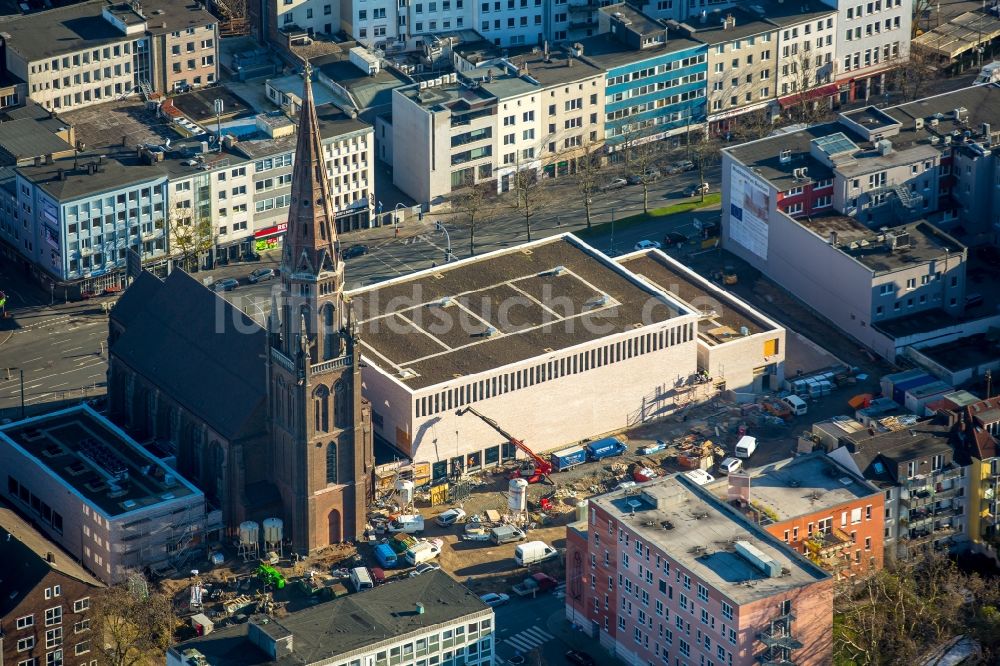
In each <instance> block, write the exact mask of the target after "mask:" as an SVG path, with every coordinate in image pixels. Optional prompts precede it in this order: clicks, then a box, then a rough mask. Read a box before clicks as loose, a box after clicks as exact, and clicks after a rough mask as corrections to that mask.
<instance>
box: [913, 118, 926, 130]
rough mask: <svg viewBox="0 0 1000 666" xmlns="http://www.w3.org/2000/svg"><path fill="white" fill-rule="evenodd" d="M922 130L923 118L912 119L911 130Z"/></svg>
mask: <svg viewBox="0 0 1000 666" xmlns="http://www.w3.org/2000/svg"><path fill="white" fill-rule="evenodd" d="M923 128H924V119H923V118H914V119H913V129H915V130H922V129H923Z"/></svg>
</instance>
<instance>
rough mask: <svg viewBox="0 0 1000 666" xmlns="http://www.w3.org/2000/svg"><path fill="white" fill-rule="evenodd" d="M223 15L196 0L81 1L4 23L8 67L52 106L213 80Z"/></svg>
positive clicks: (31, 92)
mask: <svg viewBox="0 0 1000 666" xmlns="http://www.w3.org/2000/svg"><path fill="white" fill-rule="evenodd" d="M216 23H217V22H216V19H215V18H214V17H213V16H212V15H211V14H209V13H208V12H207V11H206V10H205V9H203V8H202V7H201V6H200V5H197V4H189V5H183V6H182V5H178V4H177V3H172V2H169V1H167V0H161V1H160V2H155V1H154V2H151V3H145V4H144V5H140V4H139V3H138V2H131V3H125V2H123V3H114V2H109V1H105V2H86V3H82V4H76V5H72V6H69V7H62V8H58V9H53V10H49V11H45V12H39V13H36V14H30V15H27V16H22V17H19V18H16V19H13V20H11V21H9V22H7V23H5V24H4V26H3V29H2V32H0V38H2V39H3V44H4V47H5V48H4V54H5V56H4V57H5V60H4V68H5V71H7V72H9V73H10V74H12V75H14V76H16V77H18V78H20V79H21V80H23V81H24V82H25V83H26V87H27V91H28V95H29V96H30V97H31V99H33V100H35V101H37V102H38V103H39V104H41V105H42V106H44V107H45V108H46V109H48V110H67V109H75V108H80V107H83V106H89V105H92V104H99V103H101V102H107V101H112V100H114V99H117V98H121V97H125V96H128V95H131V94H138V93H140V92H141V93H142V94H144V95H149V94H152V93H153V92H169V91H171V90H175V89H177V88H178V87H181V86H182V85H183V86H188V85H206V84H209V83H213V82H215V81H216V80H217V78H218V62H217V61H218V57H217V53H218V39H217V35H216Z"/></svg>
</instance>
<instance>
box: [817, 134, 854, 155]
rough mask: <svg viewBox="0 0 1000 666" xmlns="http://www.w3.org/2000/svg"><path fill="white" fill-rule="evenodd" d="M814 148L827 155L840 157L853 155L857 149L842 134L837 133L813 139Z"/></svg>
mask: <svg viewBox="0 0 1000 666" xmlns="http://www.w3.org/2000/svg"><path fill="white" fill-rule="evenodd" d="M813 143H815V144H816V147H817V148H819V149H820V150H822V151H823V152H824V153H826V154H827V155H840V154H841V153H853V152H854V151H856V150H859V149H858V146H857V144H855V143H854V142H853V141H851V140H850V139H848V138H847V136H846V135H845V134H844V133H843V132H837V133H835V134H830V135H828V136H821V137H819V138H817V139H813Z"/></svg>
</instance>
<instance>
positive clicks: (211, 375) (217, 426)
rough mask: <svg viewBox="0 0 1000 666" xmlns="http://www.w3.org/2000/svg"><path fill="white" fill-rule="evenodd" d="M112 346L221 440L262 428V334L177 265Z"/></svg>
mask: <svg viewBox="0 0 1000 666" xmlns="http://www.w3.org/2000/svg"><path fill="white" fill-rule="evenodd" d="M129 316H131V319H132V321H131V324H130V325H129V326H128V328H127V329H126V331H125V333H124V334H122V336H121V338H119V339H118V341H117V342H116V343H115V345H114V347H112V349H111V353H112V354H114V355H115V357H116V358H118V359H119V360H121V361H122V362H124V363H125V364H126V365H128V366H129V367H131V368H132V369H133V370H135V371H136V372H137V373H139V374H140V375H142V376H143V377H145V378H146V379H147V380H148V381H150V382H151V383H153V384H155V385H157V386H158V387H159V388H160V389H161V390H162V391H164V392H165V393H166V394H167V395H169V396H170V397H171V398H173V399H174V400H176V401H177V402H178V403H180V404H181V405H183V406H184V407H185V408H186V409H187V410H189V411H190V412H191V413H192V414H195V415H196V416H198V417H199V418H201V419H203V420H204V421H205V422H206V423H207V424H208V425H209V427H211V428H212V429H214V430H216V431H217V432H218V433H219V434H221V435H222V436H223V437H226V438H227V439H238V438H240V437H244V436H248V435H252V434H254V433H255V432H256V430H259V429H262V428H263V427H264V423H263V418H262V411H263V409H264V402H265V398H266V377H265V363H266V360H265V358H264V352H265V351H266V346H267V345H266V338H267V334H266V332H265V331H264V329H263V328H261V327H260V326H258V325H257V323H256V322H254V321H253V320H252V319H251V318H250V317H248V316H247V315H246V314H244V313H243V312H241V311H240V310H238V309H237V308H235V307H233V305H232V304H230V303H229V302H228V301H226V300H225V299H223V298H222V297H221V296H219V295H218V294H216V293H215V292H213V291H211V290H210V289H208V288H207V287H205V286H203V285H202V284H200V283H199V282H198V281H197V280H195V279H194V278H193V277H191V276H190V275H188V274H187V273H185V272H184V271H182V270H175V271H174V272H172V273H171V274H170V275H169V276H168V277H167V279H166V280H164V282H163V286H162V287H161V288H160V289H158V290H157V293H155V294H154V295H153V296H152V298H150V299H148V300H147V301H146V307H145V308H142V309H137V310H136V311H134V312H132V313H131V315H129V314H128V310H127V309H126V317H129Z"/></svg>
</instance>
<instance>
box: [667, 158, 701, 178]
mask: <svg viewBox="0 0 1000 666" xmlns="http://www.w3.org/2000/svg"><path fill="white" fill-rule="evenodd" d="M694 170H695V165H694V162H692V161H691V160H681V161H680V162H674V163H673V164H671V165H670V166H669V167H667V173H668V174H670V175H671V176H672V175H674V174H677V173H684V172H685V171H694Z"/></svg>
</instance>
